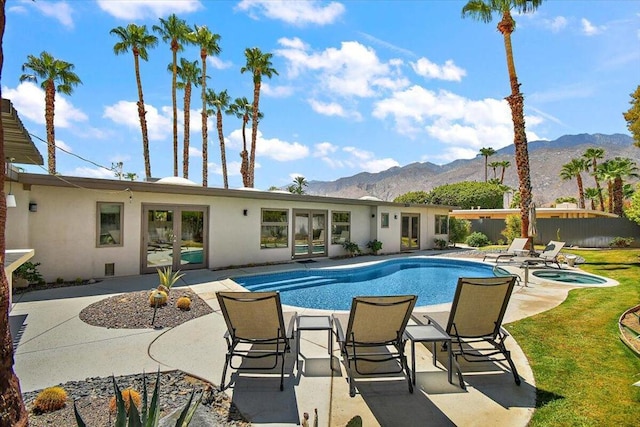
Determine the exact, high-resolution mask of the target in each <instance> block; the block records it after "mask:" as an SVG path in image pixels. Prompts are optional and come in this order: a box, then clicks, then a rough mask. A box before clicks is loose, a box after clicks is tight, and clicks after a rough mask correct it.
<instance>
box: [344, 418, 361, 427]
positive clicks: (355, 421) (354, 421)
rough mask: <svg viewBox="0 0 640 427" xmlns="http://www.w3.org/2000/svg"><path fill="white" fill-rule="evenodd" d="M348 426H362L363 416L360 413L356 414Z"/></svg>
mask: <svg viewBox="0 0 640 427" xmlns="http://www.w3.org/2000/svg"><path fill="white" fill-rule="evenodd" d="M346 427H362V417H361V416H360V415H356V416H355V417H353V418H351V419H350V420H349V422H348V423H347V426H346Z"/></svg>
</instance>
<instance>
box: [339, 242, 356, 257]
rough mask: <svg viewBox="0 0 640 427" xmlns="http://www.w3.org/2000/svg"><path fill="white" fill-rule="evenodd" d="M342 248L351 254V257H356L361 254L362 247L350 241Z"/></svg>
mask: <svg viewBox="0 0 640 427" xmlns="http://www.w3.org/2000/svg"><path fill="white" fill-rule="evenodd" d="M342 247H343V248H345V250H346V251H347V252H349V255H351V256H356V255H357V254H359V253H360V247H359V246H358V244H357V243H354V242H350V241H349V240H347V241H346V242H344V243H343V244H342Z"/></svg>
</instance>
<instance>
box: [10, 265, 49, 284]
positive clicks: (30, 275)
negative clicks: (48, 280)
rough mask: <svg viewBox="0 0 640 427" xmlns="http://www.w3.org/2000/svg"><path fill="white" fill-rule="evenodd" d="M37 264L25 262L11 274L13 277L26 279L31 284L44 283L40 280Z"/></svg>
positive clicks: (40, 275)
mask: <svg viewBox="0 0 640 427" xmlns="http://www.w3.org/2000/svg"><path fill="white" fill-rule="evenodd" d="M39 265H40V263H39V262H36V263H33V262H31V261H27V262H25V263H24V264H22V265H21V266H20V267H18V268H16V269H15V270H14V272H13V275H14V276H15V277H21V278H23V279H26V280H27V282H29V283H30V284H31V283H40V282H42V281H44V279H43V278H42V274H40V272H39V271H38V266H39Z"/></svg>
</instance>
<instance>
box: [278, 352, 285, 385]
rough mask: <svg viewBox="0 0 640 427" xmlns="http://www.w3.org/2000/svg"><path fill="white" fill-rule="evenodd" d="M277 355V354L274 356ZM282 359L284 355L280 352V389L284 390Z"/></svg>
mask: <svg viewBox="0 0 640 427" xmlns="http://www.w3.org/2000/svg"><path fill="white" fill-rule="evenodd" d="M276 357H278V356H276ZM284 359H285V355H284V353H283V354H282V367H281V368H280V391H283V390H284Z"/></svg>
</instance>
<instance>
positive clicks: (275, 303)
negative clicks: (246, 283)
mask: <svg viewBox="0 0 640 427" xmlns="http://www.w3.org/2000/svg"><path fill="white" fill-rule="evenodd" d="M216 296H217V297H218V302H219V303H220V309H221V310H222V315H223V316H224V320H225V322H226V323H227V332H225V334H224V338H225V340H226V341H227V354H226V356H225V364H224V369H223V370H222V380H221V381H220V390H224V388H225V385H224V384H225V377H226V374H227V367H229V366H231V368H233V369H237V370H243V369H244V370H250V369H254V370H257V369H260V370H264V369H275V368H276V367H277V366H278V358H279V357H280V358H282V365H281V367H280V390H283V389H284V361H285V354H286V353H288V352H290V350H291V345H290V340H291V339H292V338H293V325H294V323H295V319H296V316H297V314H296V313H293V315H292V317H291V319H290V321H289V324H288V326H287V327H286V328H285V321H284V316H283V314H282V304H281V303H280V294H279V293H278V292H216ZM239 347H241V348H239ZM234 356H237V357H240V358H241V359H242V360H244V358H248V359H261V358H265V357H274V358H275V360H274V363H273V366H271V367H268V368H264V367H260V368H256V367H243V366H242V365H238V366H237V367H236V366H233V364H232V362H233V357H234Z"/></svg>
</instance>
